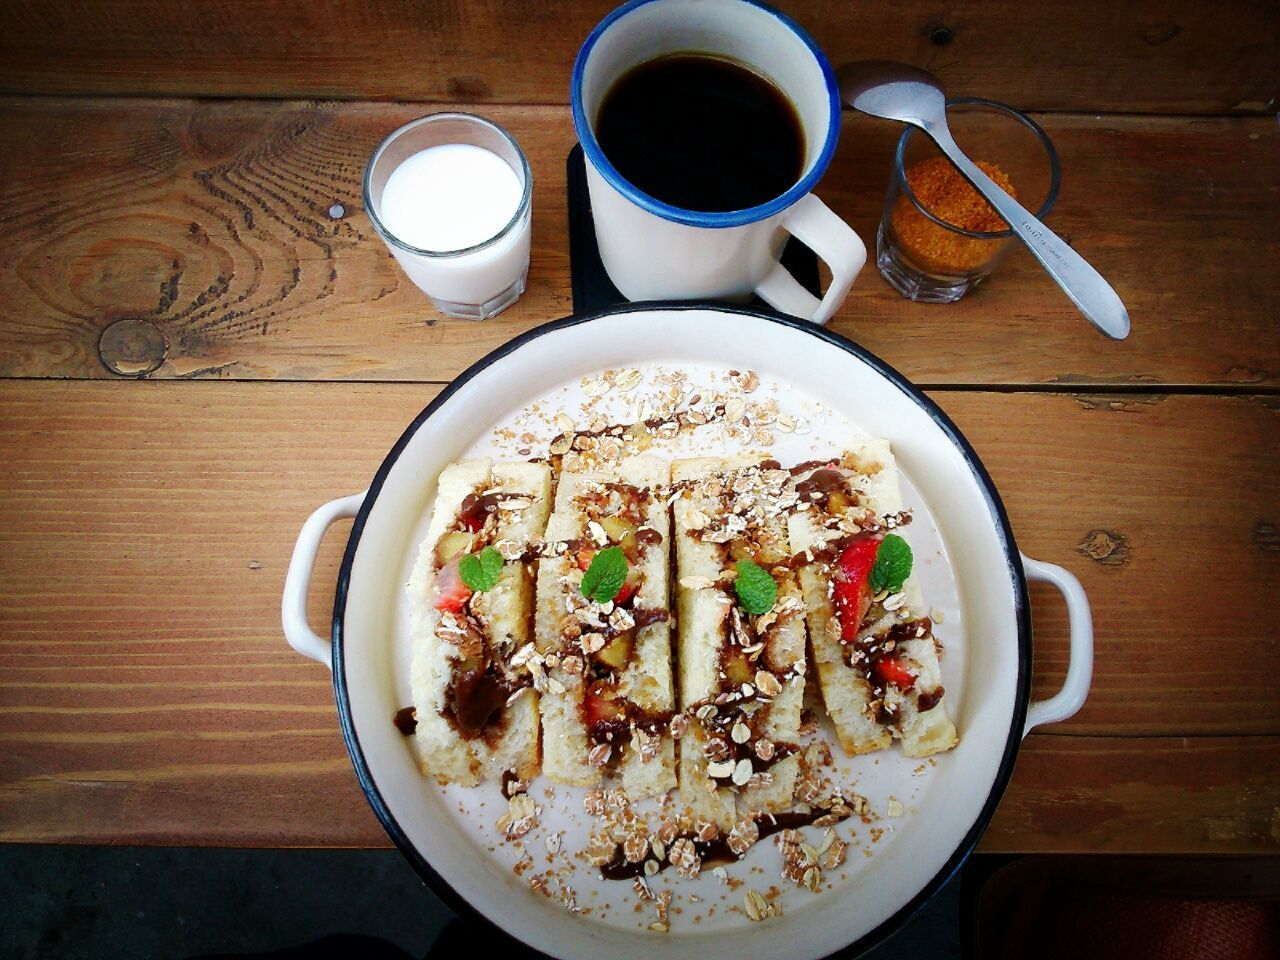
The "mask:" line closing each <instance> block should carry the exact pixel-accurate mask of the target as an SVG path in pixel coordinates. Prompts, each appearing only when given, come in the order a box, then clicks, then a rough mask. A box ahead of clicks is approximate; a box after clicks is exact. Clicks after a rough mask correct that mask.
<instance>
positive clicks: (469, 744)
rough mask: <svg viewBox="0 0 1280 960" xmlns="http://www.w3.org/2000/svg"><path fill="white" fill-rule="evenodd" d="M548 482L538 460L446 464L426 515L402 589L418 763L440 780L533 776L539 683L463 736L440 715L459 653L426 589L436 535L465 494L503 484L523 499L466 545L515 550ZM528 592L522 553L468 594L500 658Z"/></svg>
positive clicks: (518, 628)
mask: <svg viewBox="0 0 1280 960" xmlns="http://www.w3.org/2000/svg"><path fill="white" fill-rule="evenodd" d="M550 487H551V472H550V468H549V467H547V466H546V465H545V464H535V463H501V464H498V465H497V466H492V467H491V465H490V463H489V461H487V460H472V461H463V462H461V463H455V464H452V465H450V466H449V467H446V468H445V470H444V471H442V473H441V474H440V477H439V479H438V481H437V492H436V501H435V507H434V509H433V513H432V518H431V523H430V526H429V529H428V533H427V537H426V539H425V540H424V542H423V544H422V547H421V549H420V552H419V556H418V561H417V563H416V565H415V567H414V571H413V575H412V576H411V578H410V581H409V584H408V587H407V589H408V591H409V598H410V606H411V623H412V631H413V637H414V656H413V663H412V668H411V681H412V686H413V699H414V705H415V707H416V717H417V729H416V731H415V739H416V741H417V745H418V749H419V755H420V756H421V758H422V768H423V772H424V773H425V774H427V775H430V776H434V777H436V778H437V779H438V780H440V781H441V782H446V783H448V782H456V783H463V784H468V785H474V784H476V783H477V782H479V781H480V780H481V779H485V780H500V779H501V777H502V775H503V773H504V772H505V771H508V770H510V771H513V772H514V773H515V775H516V776H518V777H519V778H521V779H528V778H531V777H533V776H534V775H535V774H536V773H537V768H538V710H537V695H536V693H535V692H534V691H532V690H530V689H525V690H523V691H521V692H520V693H519V695H518V696H516V697H515V698H514V700H512V701H511V702H510V703H508V704H507V705H506V706H505V707H504V708H503V709H502V711H501V713H500V714H499V716H498V718H497V720H496V721H495V722H494V724H493V725H492V729H491V731H486V733H484V734H483V735H482V736H480V737H477V738H474V739H467V738H465V737H463V736H461V735H460V734H459V732H458V731H457V730H456V729H455V728H454V726H453V725H452V724H451V723H450V721H449V720H448V719H447V718H446V716H445V706H446V699H447V695H448V689H449V684H450V683H451V681H452V680H453V677H454V672H455V667H456V664H457V662H458V660H459V659H460V653H459V648H458V647H457V646H456V645H454V644H452V643H447V642H445V641H444V640H442V639H441V638H440V637H439V636H437V633H436V627H437V625H438V624H439V621H440V615H439V612H438V611H437V610H436V608H435V606H434V596H433V589H432V588H433V585H434V579H435V576H436V573H437V567H438V561H437V560H436V544H437V543H438V541H439V540H440V537H441V536H442V535H443V534H445V533H446V532H448V531H449V530H451V529H453V528H454V526H455V523H456V520H457V517H458V512H459V507H460V506H461V504H462V501H463V500H464V499H465V498H466V496H467V495H468V494H472V493H483V492H500V493H506V494H513V495H517V496H519V497H521V498H522V499H521V500H519V501H516V500H512V501H509V503H511V504H512V505H515V504H519V503H525V502H526V501H527V505H526V506H524V508H523V509H519V510H516V509H502V508H500V509H499V510H498V511H497V513H496V514H495V515H494V522H493V523H492V524H488V525H486V528H485V530H484V531H482V532H481V533H480V534H478V535H477V536H476V537H475V538H474V540H473V545H472V547H471V548H470V549H471V550H472V551H473V552H474V551H475V550H478V549H481V548H482V547H483V546H484V545H486V544H487V543H496V542H502V543H504V545H505V544H510V553H511V554H512V555H518V554H519V553H521V552H523V550H524V548H525V547H527V546H528V544H529V543H530V542H531V541H533V540H535V539H536V538H537V537H538V536H539V535H540V534H541V532H542V529H543V527H544V526H545V524H546V519H547V514H548V512H549V509H550ZM532 602H533V591H532V580H531V577H530V574H529V572H528V570H527V569H526V567H525V564H524V563H522V562H520V561H519V560H514V561H508V562H507V564H506V566H505V567H504V569H503V571H502V575H501V578H500V580H499V582H498V584H497V585H496V586H495V587H494V588H493V589H492V590H490V591H486V592H483V593H478V594H475V595H473V597H472V599H471V609H472V611H473V615H474V617H475V619H476V620H477V621H478V622H480V623H482V624H484V625H485V630H484V641H485V646H486V650H487V654H488V656H489V657H490V658H492V659H494V660H495V661H498V662H499V663H501V664H507V663H509V661H510V659H511V657H512V655H513V654H514V653H515V652H516V651H518V650H519V649H520V648H521V647H522V646H524V645H525V644H526V643H528V642H529V640H530V639H531V637H530V628H529V622H530V613H531V610H532Z"/></svg>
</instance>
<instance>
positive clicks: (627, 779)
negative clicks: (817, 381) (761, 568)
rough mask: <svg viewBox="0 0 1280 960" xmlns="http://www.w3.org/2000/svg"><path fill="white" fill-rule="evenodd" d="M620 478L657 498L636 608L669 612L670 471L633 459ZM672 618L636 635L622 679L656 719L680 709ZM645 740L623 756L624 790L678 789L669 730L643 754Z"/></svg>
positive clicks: (636, 793) (629, 694) (649, 514)
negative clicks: (653, 535) (654, 536)
mask: <svg viewBox="0 0 1280 960" xmlns="http://www.w3.org/2000/svg"><path fill="white" fill-rule="evenodd" d="M619 473H620V474H621V476H622V478H623V482H624V483H630V484H632V485H634V486H637V487H644V488H648V489H649V490H651V491H653V493H654V495H653V496H652V497H651V498H650V500H649V503H648V506H647V509H646V510H645V522H644V525H645V526H646V527H648V528H649V529H651V530H656V531H657V532H658V534H659V535H660V536H661V537H662V540H661V542H660V543H658V544H655V545H654V546H653V547H652V548H650V549H648V550H646V551H645V553H644V557H643V562H642V566H641V570H640V573H641V575H642V576H643V578H644V580H643V582H642V584H641V586H640V590H639V591H638V592H637V594H636V601H635V602H636V605H637V606H639V607H643V608H649V609H660V610H667V609H668V608H669V606H670V603H671V582H670V569H671V514H670V511H669V510H668V508H667V486H668V484H669V482H670V479H671V467H670V465H669V464H668V463H667V462H666V461H664V460H659V459H658V458H656V457H651V456H635V457H632V458H630V459H628V460H625V461H623V463H622V465H621V467H620V470H619ZM671 626H672V624H671V618H670V617H668V618H667V619H666V620H662V621H659V622H658V623H652V624H649V625H647V626H644V627H641V628H640V629H639V630H637V631H636V641H635V650H634V652H633V653H632V655H631V662H630V663H628V664H627V669H626V671H625V672H624V673H623V675H622V679H621V682H620V684H619V689H620V690H621V692H622V696H623V697H625V698H626V699H627V700H630V701H631V702H632V703H634V704H635V705H636V706H638V707H640V708H641V709H642V710H644V711H646V712H647V713H650V714H653V715H663V716H669V715H670V714H671V713H672V712H673V711H674V710H675V706H676V696H675V683H674V680H673V678H672V669H671ZM643 739H644V737H643V736H642V735H641V734H639V733H633V742H632V743H631V745H630V746H629V747H628V749H627V751H626V753H625V754H624V755H623V757H622V762H621V770H622V786H623V789H625V790H626V791H627V795H628V796H629V797H631V798H633V799H639V798H641V797H653V796H658V795H659V794H663V793H666V792H667V791H668V790H674V789H675V786H676V761H675V744H674V742H673V741H672V739H671V734H670V730H669V725H668V724H664V725H663V730H662V734H661V737H660V738H659V740H658V743H657V744H656V748H657V749H656V753H655V752H654V747H653V746H650V747H649V749H648V750H645V749H643V744H642V743H641V741H642V740H643Z"/></svg>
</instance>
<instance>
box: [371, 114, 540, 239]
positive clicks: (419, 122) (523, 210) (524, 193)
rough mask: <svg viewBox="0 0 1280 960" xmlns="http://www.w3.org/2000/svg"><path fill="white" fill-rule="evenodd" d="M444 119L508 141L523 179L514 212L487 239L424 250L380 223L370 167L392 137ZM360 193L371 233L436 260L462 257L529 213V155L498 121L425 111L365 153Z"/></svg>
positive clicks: (530, 189) (379, 156) (508, 229)
mask: <svg viewBox="0 0 1280 960" xmlns="http://www.w3.org/2000/svg"><path fill="white" fill-rule="evenodd" d="M444 120H461V121H463V122H465V123H474V124H475V125H476V126H480V127H488V128H489V129H490V130H491V131H493V132H494V133H496V134H498V136H500V137H502V138H503V139H504V140H506V141H507V142H508V143H509V144H511V149H513V150H514V151H515V153H516V156H517V157H519V158H520V169H519V170H517V171H515V172H516V174H517V175H518V176H520V177H521V179H522V180H523V181H524V183H523V184H522V185H521V188H520V203H519V205H517V207H516V212H515V213H513V214H512V215H511V219H510V220H508V221H507V222H506V224H505V225H504V226H503V227H502V229H501V230H499V231H498V232H497V233H495V234H494V235H493V236H491V237H488V238H487V239H484V240H481V241H480V242H479V243H473V244H472V245H471V246H469V247H459V248H458V249H456V250H427V249H424V248H422V247H415V246H414V245H413V244H411V243H409V242H408V241H407V240H401V239H400V238H399V237H397V236H396V235H395V234H394V233H392V232H391V230H390V229H388V227H387V225H386V224H385V223H383V222H382V217H381V216H380V215H379V214H378V208H379V207H380V206H381V205H382V204H381V201H379V202H378V203H374V200H373V168H374V167H375V166H377V163H378V161H379V160H380V159H381V158H382V153H383V151H384V150H386V149H387V147H389V146H391V144H392V143H394V142H395V141H396V140H398V139H399V138H400V137H402V136H403V135H404V134H406V133H408V132H409V131H411V130H416V129H417V128H418V127H421V126H424V125H427V124H432V123H440V122H441V121H444ZM360 189H361V195H362V196H363V198H364V212H365V213H367V214H368V215H369V222H370V223H372V224H373V229H374V232H375V233H377V235H378V236H380V237H381V238H382V240H383V242H384V243H387V244H390V245H392V246H396V247H399V248H400V249H401V250H404V251H405V252H406V253H412V254H414V255H416V256H420V257H431V258H432V259H436V260H447V259H450V258H452V257H461V256H465V255H466V254H468V253H475V252H476V251H477V250H483V249H484V248H485V247H491V246H493V245H494V244H495V243H497V242H498V241H499V240H501V239H502V238H503V237H505V236H506V235H507V234H509V233H510V232H511V231H512V230H514V229H515V228H516V227H517V226H518V225H519V224H520V221H521V220H523V219H524V217H525V216H527V215H528V213H529V207H530V206H531V205H532V204H533V171H532V170H531V169H530V168H529V158H528V157H526V156H525V155H524V150H522V149H521V147H520V144H519V143H518V142H517V141H516V138H515V137H513V136H512V135H511V134H510V133H508V132H507V130H506V128H504V127H503V126H501V125H500V124H497V123H494V122H493V121H492V120H490V119H489V118H488V117H482V116H479V115H478V114H474V113H461V112H458V111H452V110H451V111H445V112H441V113H428V114H427V115H426V116H423V117H418V118H417V119H416V120H410V121H409V122H408V123H404V124H401V125H400V126H398V127H396V128H395V129H394V130H392V131H391V132H390V133H388V134H387V135H386V136H385V137H383V138H382V142H381V143H379V144H378V146H377V147H376V148H375V149H374V151H373V153H372V154H370V155H369V162H368V163H366V164H365V167H364V178H363V180H362V182H361V188H360Z"/></svg>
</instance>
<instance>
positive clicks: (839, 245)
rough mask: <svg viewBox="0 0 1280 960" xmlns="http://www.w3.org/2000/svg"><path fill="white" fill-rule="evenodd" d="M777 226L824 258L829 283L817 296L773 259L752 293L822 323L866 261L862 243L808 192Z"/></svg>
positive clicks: (790, 312)
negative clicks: (820, 296) (767, 271)
mask: <svg viewBox="0 0 1280 960" xmlns="http://www.w3.org/2000/svg"><path fill="white" fill-rule="evenodd" d="M780 226H781V227H782V229H784V230H786V231H787V232H788V233H789V234H791V235H792V236H793V237H795V238H796V239H797V240H799V241H800V242H801V243H803V244H804V245H805V246H806V247H808V248H809V249H810V250H812V251H813V252H814V253H816V254H817V255H818V256H819V257H821V258H822V259H823V260H824V261H825V262H826V264H827V266H828V267H830V268H831V285H830V286H829V287H827V292H826V295H825V296H823V298H822V299H821V300H819V299H818V298H817V297H815V296H814V295H813V294H811V293H810V292H809V291H808V290H806V289H805V288H804V287H802V286H801V285H800V281H799V280H797V279H796V278H795V277H793V276H792V275H791V272H790V271H789V270H788V269H787V268H786V267H784V266H783V265H782V264H781V263H776V264H774V265H773V269H772V270H770V271H769V273H768V274H767V275H766V276H765V278H764V279H763V280H761V281H760V285H759V286H757V287H756V296H758V297H759V298H760V299H761V300H763V301H764V302H765V303H767V304H769V306H771V307H773V308H774V309H776V310H781V311H782V312H783V313H789V314H791V315H792V316H795V317H799V318H800V319H802V320H811V321H812V322H814V323H816V324H818V325H819V326H825V325H826V323H827V321H828V320H830V319H831V315H832V314H834V313H835V312H836V309H837V308H838V307H839V306H840V304H841V303H843V302H844V298H845V296H847V295H848V293H849V288H850V287H851V286H853V280H854V278H855V277H856V276H857V275H858V271H860V270H861V269H862V266H863V264H865V263H866V262H867V248H866V245H865V244H864V243H863V242H862V238H861V237H859V236H858V235H857V234H856V233H854V232H853V228H852V227H850V226H849V225H848V224H847V223H845V222H844V221H843V220H841V219H840V218H839V217H837V216H836V215H835V214H834V213H832V212H831V208H830V207H828V206H827V205H826V204H825V203H823V202H822V201H821V200H819V199H818V198H817V197H815V196H814V195H813V194H812V193H807V194H805V195H804V196H803V197H801V198H800V199H799V200H798V201H797V202H796V203H795V204H794V205H793V206H792V207H791V209H790V210H789V211H787V215H786V217H784V218H783V220H782V223H781V224H780Z"/></svg>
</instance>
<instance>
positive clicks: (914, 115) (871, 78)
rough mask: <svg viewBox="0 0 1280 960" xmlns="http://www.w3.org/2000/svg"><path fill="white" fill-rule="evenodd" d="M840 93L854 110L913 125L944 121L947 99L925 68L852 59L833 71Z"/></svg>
mask: <svg viewBox="0 0 1280 960" xmlns="http://www.w3.org/2000/svg"><path fill="white" fill-rule="evenodd" d="M836 78H837V79H838V80H839V82H840V95H841V96H842V97H843V98H844V102H845V103H847V104H849V106H851V107H853V108H854V109H855V110H858V111H861V112H862V113H865V114H869V115H870V116H873V117H880V118H881V119H884V120H897V121H899V122H900V123H909V124H911V125H912V126H913V127H923V126H925V124H927V123H930V122H935V121H937V120H939V119H941V120H942V121H943V123H945V122H946V113H947V98H946V95H945V94H944V93H943V91H942V87H940V86H939V85H938V80H937V78H936V77H935V76H934V75H933V74H932V73H930V72H929V71H928V70H921V69H920V68H919V67H913V66H911V64H909V63H898V62H896V61H894V60H855V61H854V62H853V63H846V64H845V65H844V66H843V67H841V68H840V69H839V70H837V71H836Z"/></svg>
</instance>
